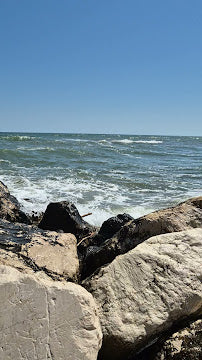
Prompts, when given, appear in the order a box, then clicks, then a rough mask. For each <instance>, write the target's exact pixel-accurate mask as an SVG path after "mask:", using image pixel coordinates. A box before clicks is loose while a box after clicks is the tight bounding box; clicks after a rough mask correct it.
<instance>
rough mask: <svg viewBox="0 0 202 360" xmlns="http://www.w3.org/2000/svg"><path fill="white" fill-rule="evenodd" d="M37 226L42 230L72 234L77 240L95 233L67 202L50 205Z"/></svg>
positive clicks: (72, 205) (93, 228)
mask: <svg viewBox="0 0 202 360" xmlns="http://www.w3.org/2000/svg"><path fill="white" fill-rule="evenodd" d="M38 226H39V228H41V229H43V230H54V231H58V230H63V231H64V232H65V233H72V234H74V235H75V236H76V238H77V240H79V239H81V238H83V237H85V236H87V235H89V234H90V233H92V232H93V231H95V227H93V226H91V225H90V224H88V223H87V222H86V221H84V220H83V219H82V217H81V216H80V214H79V212H78V210H77V208H76V206H75V205H74V204H72V203H70V202H68V201H61V202H56V203H50V204H49V205H48V206H47V209H46V211H45V213H44V216H43V218H42V220H41V222H40V223H39V225H38Z"/></svg>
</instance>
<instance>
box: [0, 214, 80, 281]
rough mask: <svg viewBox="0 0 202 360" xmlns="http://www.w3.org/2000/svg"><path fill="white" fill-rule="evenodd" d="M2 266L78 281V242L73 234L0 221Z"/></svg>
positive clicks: (57, 278) (0, 256) (0, 262)
mask: <svg viewBox="0 0 202 360" xmlns="http://www.w3.org/2000/svg"><path fill="white" fill-rule="evenodd" d="M0 264H3V265H8V266H12V267H15V268H16V269H19V270H21V271H23V272H25V273H33V272H41V273H44V274H46V275H47V276H49V277H51V278H52V279H56V280H64V279H65V280H73V281H77V279H78V275H79V260H78V256H77V241H76V238H75V236H74V235H72V234H60V233H56V232H53V231H43V230H39V229H38V228H37V227H33V226H29V225H24V224H13V223H10V222H8V221H6V220H0Z"/></svg>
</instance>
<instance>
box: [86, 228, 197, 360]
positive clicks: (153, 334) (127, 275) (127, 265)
mask: <svg viewBox="0 0 202 360" xmlns="http://www.w3.org/2000/svg"><path fill="white" fill-rule="evenodd" d="M201 259H202V229H192V230H187V231H181V232H175V233H171V234H163V235H159V236H154V237H151V238H150V239H148V240H146V241H145V242H144V243H142V244H140V245H138V246H137V247H136V248H135V249H133V250H131V251H130V252H128V253H127V254H124V255H120V256H118V257H116V259H115V260H114V261H113V262H112V263H111V264H109V265H108V266H106V267H103V268H101V269H100V270H99V272H98V273H97V274H95V275H94V276H92V277H91V278H88V279H86V280H85V281H84V282H83V285H84V286H85V287H86V288H87V290H89V291H90V292H91V293H92V295H93V296H94V299H95V301H96V303H97V305H98V308H99V317H100V321H101V326H102V331H103V346H102V349H101V351H100V354H99V359H104V360H111V359H112V354H113V360H119V359H121V360H123V359H124V360H125V359H127V357H128V356H129V355H130V354H131V353H134V352H135V351H138V350H140V349H142V348H143V347H144V346H146V345H148V343H150V342H152V341H153V340H155V339H156V338H158V336H159V335H160V333H162V331H165V330H167V329H169V328H170V327H171V326H172V325H173V324H175V322H179V321H180V320H181V319H183V318H189V316H191V315H192V314H197V313H201V311H202V284H201V279H202V260H201Z"/></svg>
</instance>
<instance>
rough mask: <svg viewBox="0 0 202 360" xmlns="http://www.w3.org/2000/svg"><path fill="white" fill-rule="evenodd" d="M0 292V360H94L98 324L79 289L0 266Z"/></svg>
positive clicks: (91, 302) (89, 299) (90, 299)
mask: <svg viewBox="0 0 202 360" xmlns="http://www.w3.org/2000/svg"><path fill="white" fill-rule="evenodd" d="M0 292H1V297H0V313H1V321H0V343H1V346H0V359H2V360H3V359H5V360H13V359H15V360H23V359H29V360H45V359H57V360H67V359H68V360H96V359H97V353H98V350H99V348H100V346H101V339H102V334H101V329H100V324H99V319H98V317H97V311H96V306H95V303H94V300H93V297H92V296H91V294H89V293H88V292H87V291H86V290H85V289H83V288H82V287H81V286H79V285H76V284H73V283H67V282H57V281H50V280H46V279H39V277H38V276H37V275H36V276H32V275H27V274H22V273H20V272H19V271H17V270H16V269H13V268H11V267H8V266H2V265H1V266H0Z"/></svg>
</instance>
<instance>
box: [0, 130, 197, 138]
mask: <svg viewBox="0 0 202 360" xmlns="http://www.w3.org/2000/svg"><path fill="white" fill-rule="evenodd" d="M2 133H11V134H64V135H68V134H69V135H74V134H75V135H123V136H169V137H179V136H180V137H202V135H179V134H176V135H169V134H126V133H112V132H109V133H101V132H98V133H96V132H92V133H89V132H87V133H85V132H54V131H51V132H45V131H0V134H2Z"/></svg>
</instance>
